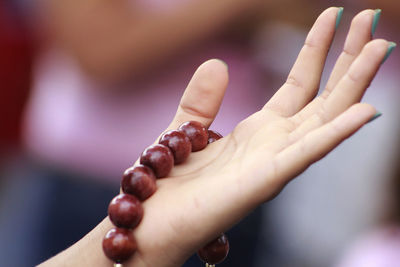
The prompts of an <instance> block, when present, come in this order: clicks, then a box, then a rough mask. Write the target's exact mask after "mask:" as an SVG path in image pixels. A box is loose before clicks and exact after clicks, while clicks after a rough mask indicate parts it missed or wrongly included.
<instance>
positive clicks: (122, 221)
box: [108, 194, 143, 228]
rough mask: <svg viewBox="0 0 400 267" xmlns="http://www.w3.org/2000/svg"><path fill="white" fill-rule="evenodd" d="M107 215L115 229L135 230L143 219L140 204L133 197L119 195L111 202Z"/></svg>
mask: <svg viewBox="0 0 400 267" xmlns="http://www.w3.org/2000/svg"><path fill="white" fill-rule="evenodd" d="M108 215H109V216H110V220H111V221H112V222H113V223H114V225H115V226H117V227H123V228H135V227H136V226H137V225H138V224H139V223H140V221H141V220H142V217H143V208H142V204H141V203H140V201H139V200H138V199H137V198H136V197H135V196H132V195H128V194H119V195H118V196H116V197H114V198H113V199H112V200H111V202H110V205H109V206H108Z"/></svg>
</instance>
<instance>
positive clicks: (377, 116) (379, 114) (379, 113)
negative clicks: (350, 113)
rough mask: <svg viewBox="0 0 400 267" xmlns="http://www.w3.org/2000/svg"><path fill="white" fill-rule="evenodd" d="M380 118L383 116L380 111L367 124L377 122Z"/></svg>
mask: <svg viewBox="0 0 400 267" xmlns="http://www.w3.org/2000/svg"><path fill="white" fill-rule="evenodd" d="M380 116H382V113H381V112H380V111H377V112H376V113H375V115H374V116H373V117H372V118H371V119H369V121H367V123H370V122H372V121H374V120H376V119H377V118H379V117H380Z"/></svg>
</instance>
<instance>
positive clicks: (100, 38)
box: [47, 0, 251, 79]
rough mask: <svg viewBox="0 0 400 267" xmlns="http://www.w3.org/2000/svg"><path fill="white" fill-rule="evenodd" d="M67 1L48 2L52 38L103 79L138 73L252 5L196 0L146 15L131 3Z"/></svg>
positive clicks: (231, 0)
mask: <svg viewBox="0 0 400 267" xmlns="http://www.w3.org/2000/svg"><path fill="white" fill-rule="evenodd" d="M49 1H50V0H49ZM64 2H65V1H57V2H56V1H51V2H48V5H47V8H48V9H47V10H48V11H47V13H48V14H49V16H48V19H49V21H48V23H47V24H49V25H53V26H52V29H50V30H51V32H52V33H53V34H54V37H55V38H54V39H56V40H58V41H59V42H60V44H61V45H63V46H64V47H65V48H66V49H67V50H68V51H69V52H70V53H72V54H73V55H74V56H76V57H77V59H78V60H79V62H80V63H81V65H82V66H83V67H84V69H86V70H87V71H88V72H89V73H91V74H92V75H94V76H95V77H100V78H102V79H118V78H121V76H122V77H123V76H128V75H130V76H132V75H135V74H140V73H141V72H143V71H146V70H148V69H150V68H152V67H154V66H156V65H158V64H160V63H162V62H165V61H167V60H168V59H169V58H170V57H171V56H173V55H176V54H177V53H179V52H181V51H183V50H185V49H187V48H188V47H191V46H193V45H195V44H197V43H198V42H200V41H202V40H204V39H207V38H208V37H211V36H212V35H213V34H215V33H217V32H218V31H220V30H222V29H223V28H224V27H225V26H226V25H227V24H229V23H230V22H231V21H232V20H233V19H234V18H237V17H239V16H240V15H241V14H242V13H247V11H249V10H250V9H251V7H249V6H250V5H249V4H248V3H246V1H242V0H220V1H214V0H205V1H195V2H193V3H190V4H187V5H186V6H182V7H180V8H178V9H175V10H173V11H171V12H168V13H156V12H155V11H151V12H150V11H149V12H146V13H144V12H143V11H141V10H138V9H137V8H132V6H130V5H129V3H128V2H127V1H122V2H121V1H120V2H111V3H110V2H105V1H94V2H92V1H88V2H86V3H79V2H74V3H71V2H69V3H64Z"/></svg>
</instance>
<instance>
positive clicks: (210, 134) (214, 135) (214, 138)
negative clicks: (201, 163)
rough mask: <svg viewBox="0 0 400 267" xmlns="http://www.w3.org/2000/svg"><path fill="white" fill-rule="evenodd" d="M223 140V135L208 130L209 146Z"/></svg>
mask: <svg viewBox="0 0 400 267" xmlns="http://www.w3.org/2000/svg"><path fill="white" fill-rule="evenodd" d="M221 138H222V135H221V134H220V133H217V132H216V131H213V130H208V143H209V144H211V143H213V142H215V141H217V140H218V139H221Z"/></svg>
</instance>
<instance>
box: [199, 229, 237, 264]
mask: <svg viewBox="0 0 400 267" xmlns="http://www.w3.org/2000/svg"><path fill="white" fill-rule="evenodd" d="M228 253H229V241H228V238H227V237H226V235H225V234H221V235H220V236H219V237H218V238H216V239H214V240H213V241H211V242H210V243H208V244H207V245H205V246H204V247H203V248H201V249H200V250H199V251H197V255H198V256H199V257H200V259H201V260H203V261H204V262H206V263H208V264H217V263H221V262H223V261H224V260H225V258H226V256H228Z"/></svg>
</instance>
